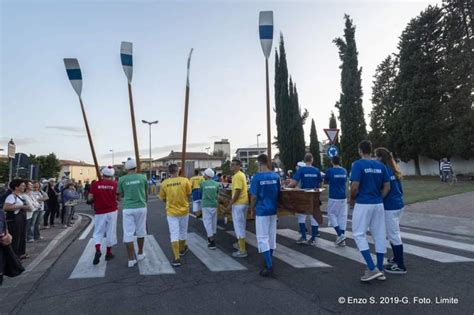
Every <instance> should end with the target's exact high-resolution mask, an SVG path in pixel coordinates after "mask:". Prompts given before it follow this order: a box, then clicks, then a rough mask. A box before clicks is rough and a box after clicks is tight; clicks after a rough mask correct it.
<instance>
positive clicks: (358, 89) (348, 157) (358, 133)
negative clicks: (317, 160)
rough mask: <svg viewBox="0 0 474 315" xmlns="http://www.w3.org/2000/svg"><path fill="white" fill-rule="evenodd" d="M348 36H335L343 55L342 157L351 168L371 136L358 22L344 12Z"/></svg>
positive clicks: (345, 33)
mask: <svg viewBox="0 0 474 315" xmlns="http://www.w3.org/2000/svg"><path fill="white" fill-rule="evenodd" d="M344 19H345V29H344V38H340V37H339V38H336V39H334V43H335V44H336V46H337V47H338V49H339V58H340V59H341V62H342V64H341V66H340V69H341V95H340V98H339V102H338V103H337V104H336V107H337V108H338V109H339V120H340V121H341V151H342V152H341V157H342V164H343V165H344V167H345V168H347V169H350V167H351V165H352V162H353V161H354V160H356V159H358V149H357V145H358V143H359V142H360V141H361V140H363V139H365V138H366V137H367V131H366V128H365V120H364V110H363V108H362V86H361V73H362V68H359V65H358V57H357V55H358V52H357V47H356V42H355V26H354V25H353V22H352V19H351V18H350V16H349V15H347V14H346V15H345V16H344Z"/></svg>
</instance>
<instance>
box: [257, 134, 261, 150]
mask: <svg viewBox="0 0 474 315" xmlns="http://www.w3.org/2000/svg"><path fill="white" fill-rule="evenodd" d="M261 135H262V134H260V133H259V134H257V149H258V148H259V147H260V145H259V142H258V138H259V137H260V136H261Z"/></svg>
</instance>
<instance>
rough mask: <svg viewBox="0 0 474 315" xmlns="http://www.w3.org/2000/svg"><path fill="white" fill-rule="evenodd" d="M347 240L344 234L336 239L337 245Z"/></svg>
mask: <svg viewBox="0 0 474 315" xmlns="http://www.w3.org/2000/svg"><path fill="white" fill-rule="evenodd" d="M345 240H346V236H345V235H344V234H341V235H339V236H338V237H337V239H336V245H339V244H341V243H342V242H344V241H345Z"/></svg>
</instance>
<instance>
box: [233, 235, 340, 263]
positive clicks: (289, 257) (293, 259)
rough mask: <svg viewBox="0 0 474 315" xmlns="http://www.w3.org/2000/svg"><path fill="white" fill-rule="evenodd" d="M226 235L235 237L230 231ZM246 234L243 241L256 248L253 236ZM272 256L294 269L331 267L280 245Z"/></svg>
mask: <svg viewBox="0 0 474 315" xmlns="http://www.w3.org/2000/svg"><path fill="white" fill-rule="evenodd" d="M227 233H229V234H231V235H234V236H235V233H234V232H232V231H228V232H227ZM246 234H247V236H246V238H245V241H246V242H247V243H248V244H250V245H251V246H253V247H257V238H256V236H255V234H253V233H250V232H249V231H247V232H246ZM273 256H274V257H276V258H278V259H280V260H282V261H284V262H286V263H287V264H289V265H291V266H292V267H294V268H314V267H331V266H330V265H328V264H325V263H323V262H322V261H319V260H317V259H315V258H313V257H310V256H308V255H305V254H303V253H300V252H297V251H296V250H293V249H291V248H288V247H286V246H283V245H280V244H277V247H276V249H275V251H274V252H273Z"/></svg>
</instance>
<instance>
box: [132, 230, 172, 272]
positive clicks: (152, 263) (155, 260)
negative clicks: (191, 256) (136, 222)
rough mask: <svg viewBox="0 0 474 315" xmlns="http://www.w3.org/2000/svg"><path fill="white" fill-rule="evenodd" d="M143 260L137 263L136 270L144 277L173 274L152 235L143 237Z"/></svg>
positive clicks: (136, 248) (136, 247) (136, 246)
mask: <svg viewBox="0 0 474 315" xmlns="http://www.w3.org/2000/svg"><path fill="white" fill-rule="evenodd" d="M137 250H138V245H137V244H136V241H135V251H137ZM143 252H144V253H145V255H146V256H145V259H143V260H141V261H139V262H138V269H139V270H140V274H141V275H144V276H149V275H160V274H174V273H176V272H175V271H174V268H173V267H172V266H171V264H170V262H169V260H168V257H166V255H165V253H164V252H163V250H162V249H161V247H160V245H159V244H158V242H157V241H156V239H155V237H154V236H153V235H147V236H145V244H144V246H143Z"/></svg>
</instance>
